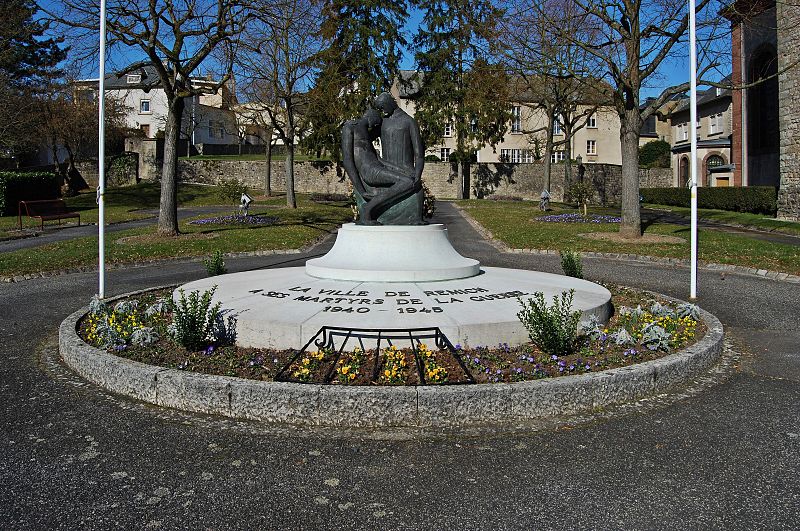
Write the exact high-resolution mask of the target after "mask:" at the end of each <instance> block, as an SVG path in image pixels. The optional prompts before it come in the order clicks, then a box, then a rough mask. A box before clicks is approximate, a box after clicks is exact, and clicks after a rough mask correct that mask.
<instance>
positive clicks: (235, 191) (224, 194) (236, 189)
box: [217, 179, 247, 205]
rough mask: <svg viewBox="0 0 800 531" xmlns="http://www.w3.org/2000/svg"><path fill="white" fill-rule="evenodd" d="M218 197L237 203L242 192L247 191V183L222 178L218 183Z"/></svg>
mask: <svg viewBox="0 0 800 531" xmlns="http://www.w3.org/2000/svg"><path fill="white" fill-rule="evenodd" d="M217 193H218V194H219V196H220V198H221V199H222V200H223V201H225V202H227V203H234V204H236V205H238V204H239V201H240V200H241V199H242V194H246V193H247V185H246V184H244V181H240V180H238V179H228V180H223V181H222V182H220V183H219V192H217Z"/></svg>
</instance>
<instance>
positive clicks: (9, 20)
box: [0, 0, 66, 86]
mask: <svg viewBox="0 0 800 531" xmlns="http://www.w3.org/2000/svg"><path fill="white" fill-rule="evenodd" d="M37 9H38V7H37V5H36V2H34V1H33V0H3V1H2V2H0V20H2V21H3V23H2V24H0V79H4V80H5V81H6V82H7V83H9V84H13V85H34V86H37V85H42V84H44V83H45V82H46V81H47V80H48V79H51V78H53V77H55V76H57V75H58V74H59V73H60V72H58V71H57V70H56V69H55V67H56V65H57V64H58V63H59V62H61V61H62V60H63V59H64V58H65V57H66V50H64V49H62V48H60V47H59V45H60V44H61V42H62V41H63V39H61V38H58V39H53V38H50V39H43V38H42V36H43V35H44V33H45V32H46V31H47V29H48V26H47V24H45V23H43V22H40V21H37V20H34V15H35V14H36V10H37Z"/></svg>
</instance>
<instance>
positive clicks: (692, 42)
mask: <svg viewBox="0 0 800 531" xmlns="http://www.w3.org/2000/svg"><path fill="white" fill-rule="evenodd" d="M694 11H695V0H689V78H690V79H689V124H690V125H689V138H690V139H691V163H690V165H689V167H690V168H691V203H690V207H691V211H692V214H691V257H690V261H691V281H690V283H689V298H690V299H696V298H697V28H696V25H695V12H694Z"/></svg>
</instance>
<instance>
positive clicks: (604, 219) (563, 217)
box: [533, 212, 622, 223]
mask: <svg viewBox="0 0 800 531" xmlns="http://www.w3.org/2000/svg"><path fill="white" fill-rule="evenodd" d="M533 220H534V221H542V222H545V223H619V222H620V221H622V218H620V217H617V216H608V215H605V214H589V215H588V216H584V215H583V214H577V213H574V212H568V213H566V214H551V215H549V216H539V217H538V218H533Z"/></svg>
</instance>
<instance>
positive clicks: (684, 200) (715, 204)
mask: <svg viewBox="0 0 800 531" xmlns="http://www.w3.org/2000/svg"><path fill="white" fill-rule="evenodd" d="M640 194H641V196H642V200H643V201H644V202H645V203H653V204H657V205H671V206H680V207H686V208H688V207H689V199H690V197H689V189H688V188H642V189H641V190H640ZM777 201H778V189H777V188H775V187H774V186H741V187H740V186H732V187H725V188H708V187H699V188H698V189H697V207H698V208H711V209H715V210H729V211H732V212H749V213H751V214H767V215H770V216H774V215H775V213H776V212H777V211H778V203H777Z"/></svg>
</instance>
